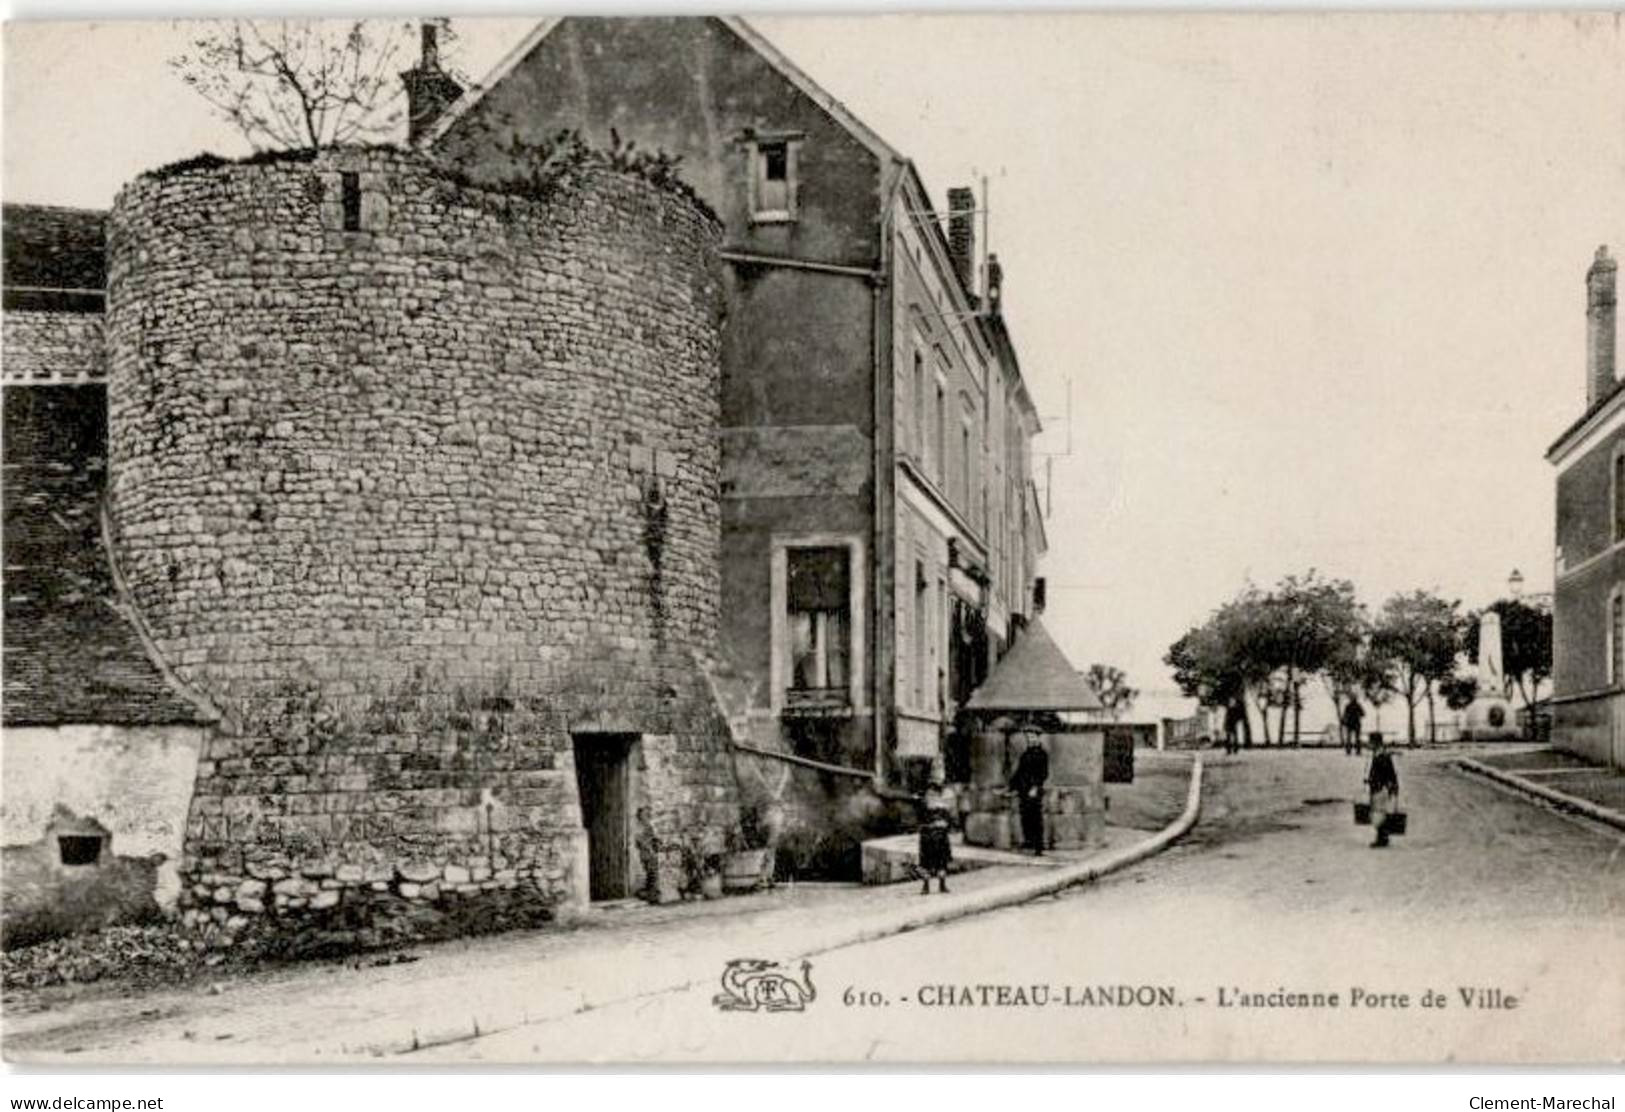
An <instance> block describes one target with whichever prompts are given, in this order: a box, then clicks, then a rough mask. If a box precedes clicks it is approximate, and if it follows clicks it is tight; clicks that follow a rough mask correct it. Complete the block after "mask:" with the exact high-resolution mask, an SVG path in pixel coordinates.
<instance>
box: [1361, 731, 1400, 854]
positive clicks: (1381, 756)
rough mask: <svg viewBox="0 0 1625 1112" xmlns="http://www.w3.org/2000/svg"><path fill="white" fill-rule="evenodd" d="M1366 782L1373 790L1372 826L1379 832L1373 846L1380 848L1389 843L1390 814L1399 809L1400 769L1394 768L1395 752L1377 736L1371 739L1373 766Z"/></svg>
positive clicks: (1368, 772) (1369, 770)
mask: <svg viewBox="0 0 1625 1112" xmlns="http://www.w3.org/2000/svg"><path fill="white" fill-rule="evenodd" d="M1365 783H1366V787H1368V788H1369V789H1370V790H1371V826H1372V829H1374V830H1375V831H1376V832H1377V837H1376V840H1375V841H1373V842H1372V843H1371V848H1372V849H1380V848H1382V847H1383V846H1386V845H1387V844H1388V816H1389V815H1390V814H1392V813H1393V812H1394V811H1396V810H1398V809H1399V771H1398V770H1397V769H1395V768H1394V758H1393V754H1391V753H1389V752H1388V749H1387V747H1386V746H1385V745H1383V743H1382V742H1380V741H1378V740H1377V739H1376V738H1372V739H1371V767H1370V769H1368V770H1367V771H1366V774H1365Z"/></svg>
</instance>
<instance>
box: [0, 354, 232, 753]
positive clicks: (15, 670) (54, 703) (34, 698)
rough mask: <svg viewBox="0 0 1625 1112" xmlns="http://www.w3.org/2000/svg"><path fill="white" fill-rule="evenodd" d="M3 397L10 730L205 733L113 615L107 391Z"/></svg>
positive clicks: (197, 716) (2, 658)
mask: <svg viewBox="0 0 1625 1112" xmlns="http://www.w3.org/2000/svg"><path fill="white" fill-rule="evenodd" d="M5 391H6V399H5V400H6V404H5V491H4V501H5V533H4V539H3V551H4V559H5V579H4V593H5V638H4V648H3V652H0V675H3V679H4V693H5V708H4V722H5V725H6V726H37V725H50V726H56V725H64V724H68V723H102V724H107V725H115V726H154V725H164V724H191V725H196V724H201V723H202V722H205V721H207V720H208V716H207V715H206V714H204V713H203V712H202V711H201V710H200V708H198V707H196V706H194V705H193V704H192V703H191V702H190V701H188V700H186V699H185V698H184V697H182V696H181V695H180V694H179V693H177V692H176V691H175V690H174V689H173V688H172V687H171V686H170V685H169V683H168V681H167V680H166V678H165V677H164V675H163V673H162V672H161V671H160V670H159V668H158V667H157V665H155V664H154V663H153V661H152V659H151V657H149V656H148V655H147V652H146V648H145V645H144V644H143V643H142V640H141V637H140V634H139V633H137V632H136V629H135V627H134V626H133V625H131V624H130V622H129V620H128V619H126V618H125V617H124V615H123V614H122V613H121V612H120V611H119V610H118V608H117V592H116V591H115V589H114V586H113V582H112V574H111V571H110V569H109V567H108V563H107V559H106V554H105V552H104V550H103V549H102V542H101V519H100V501H101V497H102V492H103V490H104V488H105V484H106V475H107V468H106V396H107V394H106V389H105V388H104V387H102V386H100V385H96V386H7V387H6V388H5Z"/></svg>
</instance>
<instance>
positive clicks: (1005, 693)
mask: <svg viewBox="0 0 1625 1112" xmlns="http://www.w3.org/2000/svg"><path fill="white" fill-rule="evenodd" d="M1100 707H1101V703H1100V698H1099V697H1098V696H1097V695H1096V694H1095V693H1094V690H1093V689H1092V688H1090V686H1089V684H1088V682H1087V681H1085V680H1084V678H1083V677H1082V676H1081V675H1079V674H1078V670H1077V669H1076V668H1074V667H1072V662H1071V661H1069V660H1067V658H1066V654H1065V653H1063V652H1061V650H1060V647H1059V646H1057V645H1056V644H1055V642H1054V641H1053V640H1052V639H1051V638H1050V635H1049V631H1048V630H1046V629H1045V628H1044V623H1043V622H1042V621H1040V620H1039V619H1037V618H1034V619H1033V620H1032V621H1031V622H1030V623H1028V625H1027V628H1026V629H1025V630H1024V631H1023V632H1022V634H1021V636H1020V637H1019V638H1017V640H1016V643H1015V646H1014V647H1013V648H1012V649H1011V650H1010V651H1009V652H1007V653H1005V654H1004V659H1003V660H1001V661H999V662H998V663H997V664H996V665H994V666H993V673H992V675H990V676H988V677H987V680H986V682H984V683H983V684H982V686H981V687H978V688H977V689H976V693H975V694H973V695H972V696H971V697H970V702H968V703H966V704H965V708H966V709H967V710H987V711H1022V710H1029V711H1034V710H1051V711H1062V710H1099V709H1100Z"/></svg>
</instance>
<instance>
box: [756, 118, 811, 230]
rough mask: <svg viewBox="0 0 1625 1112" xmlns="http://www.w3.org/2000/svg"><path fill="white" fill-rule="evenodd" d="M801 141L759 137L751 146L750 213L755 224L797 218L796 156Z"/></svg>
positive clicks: (783, 221)
mask: <svg viewBox="0 0 1625 1112" xmlns="http://www.w3.org/2000/svg"><path fill="white" fill-rule="evenodd" d="M800 146H801V142H800V140H799V139H797V138H793V137H789V136H778V137H771V138H769V137H758V138H757V139H755V140H754V141H753V142H752V143H751V147H750V213H751V220H752V222H754V223H757V224H774V223H785V222H788V221H792V220H794V219H795V218H796V154H797V148H799V147H800Z"/></svg>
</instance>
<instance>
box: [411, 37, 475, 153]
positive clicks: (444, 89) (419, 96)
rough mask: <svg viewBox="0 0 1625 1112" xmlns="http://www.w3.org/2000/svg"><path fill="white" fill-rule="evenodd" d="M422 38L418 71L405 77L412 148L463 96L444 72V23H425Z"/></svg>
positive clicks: (458, 86) (416, 69) (459, 86)
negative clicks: (441, 47) (441, 31)
mask: <svg viewBox="0 0 1625 1112" xmlns="http://www.w3.org/2000/svg"><path fill="white" fill-rule="evenodd" d="M422 36H423V55H422V57H421V58H419V59H418V64H417V66H416V67H415V68H413V69H409V70H406V71H405V72H403V73H402V74H401V84H403V85H405V86H406V141H407V142H408V143H411V144H415V143H417V141H418V139H419V138H420V137H421V136H422V135H423V134H424V133H425V132H427V131H428V130H429V129H430V128H431V127H433V126H434V122H435V121H436V120H438V119H439V118H440V114H441V113H442V112H444V111H445V110H446V109H447V108H448V107H450V106H451V103H452V102H453V101H455V100H456V99H457V98H458V97H460V96H462V95H463V87H462V86H461V85H459V84H457V82H456V81H455V80H454V79H453V78H452V76H451V74H449V73H447V72H446V71H445V70H443V69H441V68H440V21H439V20H435V19H425V20H424V21H423V24H422Z"/></svg>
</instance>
